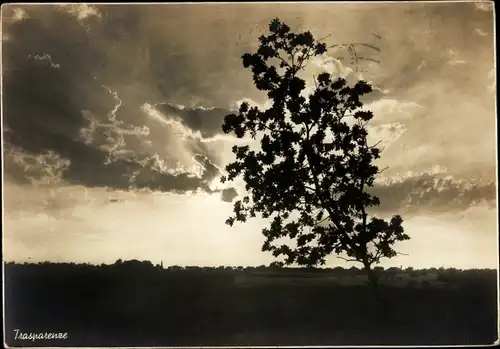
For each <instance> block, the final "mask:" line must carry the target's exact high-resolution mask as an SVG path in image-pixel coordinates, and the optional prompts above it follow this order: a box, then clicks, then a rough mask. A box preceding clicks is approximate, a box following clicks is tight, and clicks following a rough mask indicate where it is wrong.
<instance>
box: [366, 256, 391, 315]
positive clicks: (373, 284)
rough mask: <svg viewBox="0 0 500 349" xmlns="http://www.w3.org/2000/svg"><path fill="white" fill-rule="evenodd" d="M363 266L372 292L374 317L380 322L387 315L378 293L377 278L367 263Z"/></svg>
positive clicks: (380, 295) (378, 283) (382, 300)
mask: <svg viewBox="0 0 500 349" xmlns="http://www.w3.org/2000/svg"><path fill="white" fill-rule="evenodd" d="M364 266H365V271H366V273H367V275H368V283H369V285H370V288H371V290H372V296H373V305H374V311H375V315H376V317H377V318H378V319H379V320H382V318H383V317H385V315H387V314H386V309H385V302H384V299H383V297H382V294H381V292H380V282H379V276H378V275H377V273H376V272H375V271H374V270H373V269H372V268H371V265H370V264H369V263H367V262H365V263H364Z"/></svg>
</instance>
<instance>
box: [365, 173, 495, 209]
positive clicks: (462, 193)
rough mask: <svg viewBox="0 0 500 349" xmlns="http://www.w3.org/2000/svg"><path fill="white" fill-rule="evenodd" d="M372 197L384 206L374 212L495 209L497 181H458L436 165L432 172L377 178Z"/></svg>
mask: <svg viewBox="0 0 500 349" xmlns="http://www.w3.org/2000/svg"><path fill="white" fill-rule="evenodd" d="M370 192H371V193H372V194H373V195H376V196H377V197H379V199H380V201H381V205H380V206H378V207H376V208H373V211H374V212H375V213H379V214H395V213H400V214H403V215H409V216H419V215H423V216H426V215H430V216H432V215H436V214H442V213H457V212H458V213H460V212H464V211H466V210H469V209H471V208H474V207H476V206H481V205H487V206H488V207H490V208H494V207H495V206H496V192H497V190H496V184H495V181H483V180H481V179H479V178H469V179H457V178H454V177H453V176H451V175H449V174H448V172H447V170H446V169H444V168H440V167H439V166H436V167H435V168H434V169H432V170H430V171H425V172H420V173H413V172H411V171H410V172H408V173H406V174H404V175H399V176H392V177H389V178H383V177H381V178H380V179H377V181H376V183H375V185H374V187H373V188H371V189H370Z"/></svg>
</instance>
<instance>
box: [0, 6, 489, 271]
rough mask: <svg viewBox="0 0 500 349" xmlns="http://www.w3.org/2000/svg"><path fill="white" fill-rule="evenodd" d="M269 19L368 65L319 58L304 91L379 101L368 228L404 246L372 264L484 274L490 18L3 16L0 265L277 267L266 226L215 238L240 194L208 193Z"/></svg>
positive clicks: (369, 13)
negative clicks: (335, 90) (401, 232)
mask: <svg viewBox="0 0 500 349" xmlns="http://www.w3.org/2000/svg"><path fill="white" fill-rule="evenodd" d="M274 17H279V18H280V19H281V20H282V21H283V22H285V23H287V24H288V25H289V26H290V27H291V28H292V30H296V31H300V30H309V31H311V32H312V34H313V35H314V36H315V37H317V38H323V37H327V38H325V39H324V40H325V42H327V43H328V44H331V45H333V44H339V43H357V44H356V46H355V47H356V49H357V55H358V58H360V57H361V58H370V59H373V60H375V61H378V62H379V63H377V62H373V61H371V63H369V62H370V61H368V60H359V62H358V63H357V65H356V63H355V62H352V61H351V59H350V55H349V52H348V51H347V50H346V49H342V48H338V49H330V50H329V51H328V54H327V55H326V56H325V57H323V58H322V59H316V60H313V61H312V62H311V63H310V64H309V66H308V69H307V71H306V72H304V75H303V77H304V78H305V79H306V80H307V81H308V84H309V86H311V85H312V81H313V80H312V79H313V75H314V74H317V73H318V72H321V71H324V70H326V71H328V72H330V73H335V74H337V75H341V76H343V77H346V78H347V80H348V81H351V82H352V81H355V80H356V79H361V78H362V79H365V80H368V81H369V82H371V83H372V84H373V86H374V92H373V93H372V95H371V96H370V97H369V99H367V104H366V108H368V109H370V110H372V111H373V112H374V115H375V118H374V119H373V121H372V122H371V126H370V129H369V132H370V138H371V140H372V141H373V143H375V142H376V141H378V140H381V141H382V145H383V146H384V151H383V152H382V158H381V159H380V160H379V163H378V165H379V166H380V167H381V168H383V167H386V166H387V167H388V169H387V170H385V171H384V172H383V173H382V174H381V176H380V178H379V179H378V181H377V184H376V186H375V188H374V189H373V192H374V193H376V194H377V195H378V196H379V197H380V200H381V203H382V204H381V205H380V207H378V208H377V210H376V211H375V212H374V213H375V214H377V215H380V216H382V217H386V216H388V215H393V214H401V215H402V216H403V218H404V219H405V222H404V227H405V230H406V232H407V234H408V235H410V237H411V240H410V241H407V242H404V243H401V244H400V245H398V246H397V248H396V249H397V250H398V251H400V252H403V253H405V254H408V255H404V256H398V257H396V258H394V259H392V260H386V261H384V262H383V263H382V265H383V266H400V265H402V266H403V267H407V266H413V267H416V268H425V267H432V266H434V267H441V266H443V267H455V268H496V265H497V263H498V262H497V254H498V251H497V250H498V240H497V208H496V191H497V190H496V135H495V130H496V121H495V118H496V114H495V95H496V77H495V76H496V74H495V67H494V61H495V60H494V38H493V31H494V23H493V9H492V5H491V3H487V2H482V3H449V2H447V3H438V2H436V3H428V2H416V3H411V2H401V3H393V4H383V3H364V4H363V3H348V4H342V3H331V4H328V3H316V4H307V3H295V4H291V3H288V4H283V3H282V4H258V3H253V4H251V3H247V4H244V3H238V4H168V5H142V6H141V5H96V6H90V5H64V6H63V5H58V6H56V5H45V6H42V5H31V6H29V5H25V6H16V5H3V6H2V72H3V81H2V84H3V85H2V86H3V87H2V99H3V152H4V153H3V155H4V156H3V157H2V159H3V165H4V168H3V170H4V171H3V172H4V173H3V175H4V180H3V184H4V187H3V189H4V190H3V193H4V210H3V212H4V219H3V225H4V229H3V242H4V244H3V249H4V250H3V252H4V259H5V260H16V261H28V260H29V261H43V260H50V261H75V262H90V263H112V262H114V261H115V260H116V259H119V258H121V259H133V258H135V259H140V260H151V261H152V262H153V263H159V262H160V261H163V264H164V265H175V264H177V265H203V266H218V265H232V266H237V265H260V264H268V263H269V262H270V261H272V257H271V255H270V254H268V253H264V252H261V246H262V243H263V241H264V237H263V236H262V235H261V233H260V231H261V229H262V228H263V227H264V226H265V225H266V223H267V222H266V221H264V220H263V219H254V220H250V221H249V222H247V223H246V224H236V225H235V226H234V227H232V228H231V227H229V226H227V225H225V224H224V221H225V220H226V218H227V217H228V216H229V215H230V214H231V211H232V202H231V201H233V202H234V200H236V199H237V198H235V194H234V193H235V192H237V193H238V194H239V195H241V194H242V193H243V191H244V184H242V183H240V182H236V183H230V184H228V185H227V186H222V184H221V183H220V182H219V178H220V176H221V171H223V168H224V167H225V165H226V164H228V163H229V162H230V161H231V159H232V158H233V155H232V154H231V147H232V145H233V144H235V142H238V141H239V142H251V141H249V140H246V139H244V140H237V139H236V138H234V137H233V136H230V135H224V134H222V131H221V124H222V122H223V119H224V116H225V115H226V114H227V113H228V112H229V111H230V110H233V109H234V108H235V107H236V106H237V105H238V103H240V102H241V101H243V100H251V101H252V103H255V104H257V105H259V106H261V107H265V106H266V102H267V101H266V99H265V96H264V95H262V94H261V93H259V92H258V91H257V90H256V89H255V87H254V86H253V83H252V78H251V72H250V71H249V70H248V69H244V68H243V66H242V63H241V55H242V54H243V53H245V52H250V51H253V50H255V49H256V47H257V43H258V41H257V38H258V36H260V35H261V34H262V33H264V31H267V25H268V23H269V22H270V20H271V19H273V18H274ZM361 43H364V44H368V45H370V46H373V47H376V48H377V50H375V49H372V48H370V47H368V46H366V45H365V46H363V45H360V44H361ZM230 187H231V188H233V189H229V188H230ZM328 265H329V266H336V265H341V266H345V265H346V264H345V262H343V261H341V260H339V259H337V258H336V257H335V256H332V257H331V258H330V259H329V262H328ZM349 265H350V264H349ZM358 266H359V265H358Z"/></svg>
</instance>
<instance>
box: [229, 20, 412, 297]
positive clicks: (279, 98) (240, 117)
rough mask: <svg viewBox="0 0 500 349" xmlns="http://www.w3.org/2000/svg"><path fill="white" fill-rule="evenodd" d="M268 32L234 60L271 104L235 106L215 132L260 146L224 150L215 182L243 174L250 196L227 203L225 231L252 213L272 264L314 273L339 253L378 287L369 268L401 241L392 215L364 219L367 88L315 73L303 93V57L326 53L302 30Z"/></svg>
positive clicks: (371, 199)
mask: <svg viewBox="0 0 500 349" xmlns="http://www.w3.org/2000/svg"><path fill="white" fill-rule="evenodd" d="M269 31H270V33H269V34H268V35H267V36H264V35H262V36H261V37H260V38H259V41H260V45H259V48H258V49H257V52H256V53H253V54H251V53H245V54H244V55H243V56H242V61H243V66H244V67H245V68H251V70H252V73H253V80H254V84H255V86H256V88H257V89H258V90H261V91H265V92H267V96H268V98H269V99H270V101H271V102H272V105H271V107H269V108H268V109H267V110H261V109H259V108H258V107H255V106H252V107H251V106H250V105H249V104H248V103H246V102H244V103H242V104H241V105H240V107H239V111H238V112H237V113H231V114H228V115H227V116H226V117H225V121H224V125H223V127H222V129H223V131H224V132H225V133H234V134H235V135H236V137H238V138H243V137H245V136H250V137H251V138H252V139H254V140H255V139H260V149H257V150H254V149H251V148H250V146H249V145H235V146H233V148H232V151H233V153H234V154H235V155H236V160H235V161H234V162H232V163H230V164H229V165H227V167H226V171H227V176H225V177H223V178H222V181H223V182H225V181H228V180H229V181H230V180H234V179H236V178H237V177H240V176H242V177H243V179H244V181H245V183H246V190H247V192H248V193H249V195H246V196H244V197H243V198H242V199H241V200H238V201H236V202H235V204H234V216H232V217H230V218H228V219H227V221H226V223H227V224H228V225H230V226H232V225H233V224H234V222H235V221H239V222H246V221H247V219H249V218H253V217H256V215H257V214H260V215H261V216H262V217H263V218H269V219H270V221H271V223H270V226H269V227H268V228H265V229H263V231H262V233H263V235H264V236H265V238H266V240H265V242H264V245H263V247H262V250H263V251H270V252H272V254H273V256H274V257H276V258H277V260H276V261H275V264H276V265H279V266H283V265H285V264H286V265H290V264H294V263H296V264H299V265H302V266H314V265H318V264H320V265H322V264H324V263H325V258H326V257H327V256H328V255H330V254H331V253H336V254H337V255H346V256H347V258H346V257H340V258H344V259H346V260H349V261H355V262H360V263H362V264H363V267H364V269H365V271H366V272H367V273H368V276H369V280H370V284H371V285H372V286H374V287H375V288H377V286H378V280H377V276H376V273H374V272H373V269H372V265H375V264H377V263H378V262H379V261H380V259H381V258H391V257H394V256H395V255H396V254H397V253H396V252H395V250H394V249H393V248H392V246H393V244H394V243H395V242H397V241H402V240H408V239H409V236H408V235H406V234H405V233H404V230H403V226H402V223H403V219H402V218H401V216H399V215H396V216H393V217H392V218H391V219H390V221H385V220H383V219H381V218H377V217H371V219H369V216H368V212H367V209H368V208H369V207H371V206H375V205H378V204H379V199H378V198H377V197H375V196H373V195H370V194H369V193H368V192H367V191H366V188H368V187H371V186H372V185H373V181H374V179H375V176H376V175H377V174H378V173H379V172H380V171H379V169H378V167H377V166H375V165H373V164H372V162H373V160H375V159H377V158H379V153H380V150H379V149H378V148H377V146H376V145H372V146H369V145H368V144H367V129H366V126H367V124H368V122H369V121H370V120H371V119H372V118H373V114H372V112H371V111H368V110H363V109H362V107H363V103H362V102H361V100H360V97H361V96H362V95H365V94H367V93H370V92H371V91H372V88H371V86H370V85H369V84H368V83H366V82H365V81H358V82H357V83H356V84H355V85H354V86H353V87H350V86H348V84H347V81H346V80H345V79H343V78H340V77H335V76H332V75H330V74H328V73H322V74H320V75H319V76H317V77H315V79H314V82H315V87H314V88H313V89H312V92H311V93H310V94H308V93H307V91H306V90H305V87H306V84H305V80H304V79H302V78H300V77H299V76H298V75H299V73H300V72H301V71H303V70H304V67H305V66H306V64H307V62H308V61H309V59H311V58H313V57H317V56H321V55H323V54H325V53H326V49H327V48H326V45H325V44H324V43H322V42H319V41H317V40H315V39H314V38H313V35H312V34H311V33H310V32H308V31H307V32H302V33H293V32H291V30H290V27H288V26H287V25H286V24H284V23H282V22H280V20H279V19H278V18H276V19H274V20H272V21H271V23H270V25H269ZM279 257H282V258H279ZM283 257H284V258H283Z"/></svg>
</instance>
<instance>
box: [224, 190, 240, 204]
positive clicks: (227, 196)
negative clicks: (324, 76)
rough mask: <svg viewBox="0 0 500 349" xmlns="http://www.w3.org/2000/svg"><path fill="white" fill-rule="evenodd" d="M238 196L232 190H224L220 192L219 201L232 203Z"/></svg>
mask: <svg viewBox="0 0 500 349" xmlns="http://www.w3.org/2000/svg"><path fill="white" fill-rule="evenodd" d="M237 196H238V192H237V191H236V189H234V188H228V189H224V190H222V192H221V199H222V201H225V202H233V200H234V199H235V198H236V197H237Z"/></svg>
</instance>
